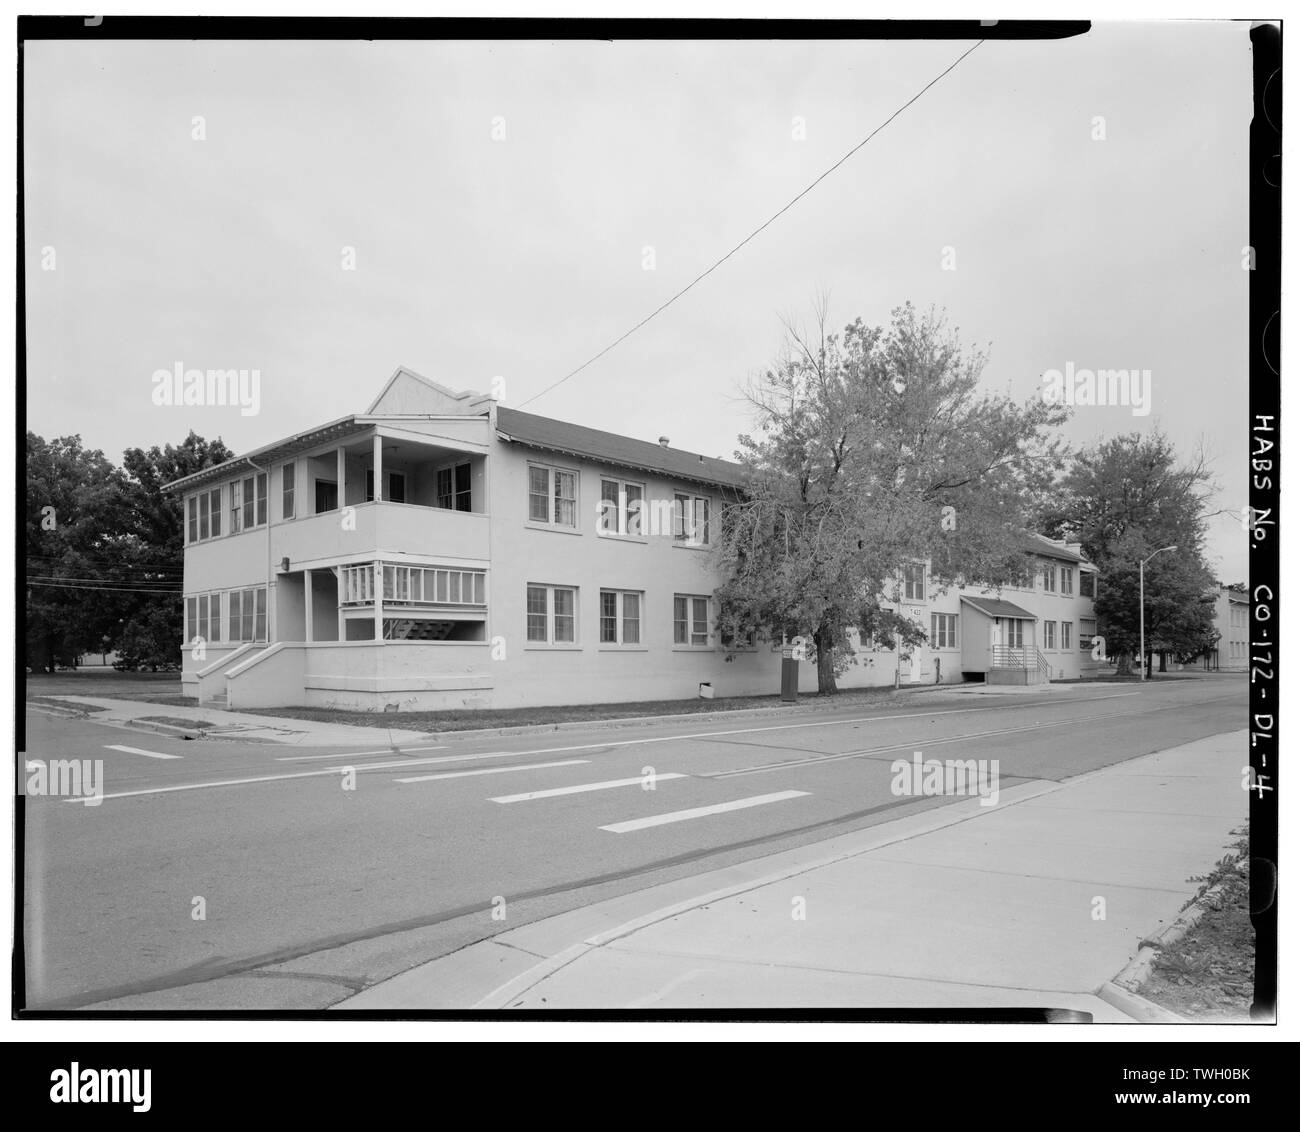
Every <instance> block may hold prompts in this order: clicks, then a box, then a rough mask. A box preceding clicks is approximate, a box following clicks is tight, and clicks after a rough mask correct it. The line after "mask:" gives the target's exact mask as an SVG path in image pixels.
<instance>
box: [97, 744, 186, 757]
mask: <svg viewBox="0 0 1300 1132" xmlns="http://www.w3.org/2000/svg"><path fill="white" fill-rule="evenodd" d="M104 750H106V751H125V752H126V753H127V754H128V755H144V757H145V758H147V759H179V758H182V757H183V756H182V755H164V754H161V753H160V752H158V751H142V750H141V749H140V748H139V747H123V746H122V745H121V744H120V743H105V744H104Z"/></svg>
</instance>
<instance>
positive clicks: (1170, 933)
mask: <svg viewBox="0 0 1300 1132" xmlns="http://www.w3.org/2000/svg"><path fill="white" fill-rule="evenodd" d="M1222 888H1223V885H1222V884H1221V883H1220V884H1215V885H1211V886H1210V887H1209V888H1207V889H1206V890H1205V891H1204V892H1202V893H1201V894H1200V895H1199V896H1197V897H1196V898H1195V899H1194V901H1193V902H1192V903H1191V904H1189V905H1188V906H1187V907H1186V908H1185V909H1184V910H1183V911H1182V913H1180V914H1179V916H1178V918H1177V919H1176V920H1174V922H1173V923H1172V924H1170V925H1168V926H1167V927H1166V928H1164V929H1162V930H1161V931H1159V932H1157V933H1156V934H1155V935H1152V936H1147V937H1146V938H1145V939H1144V940H1143V941H1142V944H1141V946H1140V947H1139V948H1138V951H1137V954H1136V955H1135V956H1133V958H1132V959H1130V960H1129V961H1128V963H1127V964H1125V966H1124V969H1123V970H1122V971H1120V972H1119V974H1117V975H1116V976H1115V977H1114V978H1113V979H1111V980H1110V981H1109V982H1107V983H1103V984H1102V986H1101V987H1100V988H1099V989H1098V991H1097V997H1098V998H1100V999H1101V1000H1102V1001H1103V1002H1106V1003H1109V1004H1110V1005H1111V1006H1113V1007H1115V1009H1116V1010H1122V1011H1124V1013H1125V1014H1131V1015H1132V1016H1133V1017H1134V1018H1136V1019H1137V1020H1138V1021H1139V1022H1166V1023H1176V1024H1190V1022H1191V1019H1190V1018H1184V1017H1183V1016H1182V1015H1181V1014H1175V1013H1174V1012H1173V1011H1172V1010H1170V1009H1168V1008H1167V1007H1164V1006H1160V1005H1158V1004H1156V1003H1154V1002H1152V1001H1151V1000H1150V999H1149V998H1145V997H1143V995H1142V994H1141V993H1140V991H1141V989H1142V986H1143V984H1144V983H1146V981H1147V979H1148V978H1149V977H1150V975H1151V965H1152V964H1153V963H1154V962H1155V960H1156V956H1158V955H1159V954H1160V952H1161V951H1163V950H1164V949H1165V948H1167V947H1169V946H1171V945H1172V944H1175V943H1177V942H1178V941H1179V940H1180V939H1182V938H1183V936H1185V935H1186V934H1187V933H1188V932H1189V931H1191V929H1192V928H1193V927H1195V925H1196V923H1197V921H1199V920H1200V918H1201V917H1202V916H1203V915H1205V911H1206V908H1205V901H1206V900H1207V899H1208V898H1209V897H1211V896H1215V895H1217V894H1218V893H1219V892H1220V891H1221V890H1222Z"/></svg>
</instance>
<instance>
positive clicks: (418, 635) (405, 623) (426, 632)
mask: <svg viewBox="0 0 1300 1132" xmlns="http://www.w3.org/2000/svg"><path fill="white" fill-rule="evenodd" d="M454 628H455V622H453V621H433V620H430V619H428V618H424V617H399V618H397V619H395V620H393V621H391V622H389V623H388V624H387V625H386V626H385V628H384V639H385V640H389V641H445V640H446V639H447V638H448V637H449V636H451V631H452V629H454Z"/></svg>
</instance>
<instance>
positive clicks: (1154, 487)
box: [1041, 432, 1217, 672]
mask: <svg viewBox="0 0 1300 1132" xmlns="http://www.w3.org/2000/svg"><path fill="white" fill-rule="evenodd" d="M1212 486H1213V485H1212V481H1211V477H1210V474H1209V471H1208V470H1207V468H1206V466H1205V462H1204V461H1203V460H1202V459H1200V458H1195V459H1193V460H1191V461H1190V462H1186V463H1184V462H1180V460H1179V458H1178V454H1177V452H1176V451H1175V450H1174V447H1173V445H1172V444H1171V443H1170V441H1169V440H1168V438H1166V437H1165V436H1164V435H1162V434H1161V433H1159V432H1154V433H1151V434H1149V435H1146V436H1144V435H1142V434H1141V433H1130V434H1128V435H1126V436H1118V437H1114V438H1112V439H1110V440H1106V441H1103V442H1101V443H1099V444H1097V445H1096V446H1094V447H1093V448H1091V449H1089V450H1087V451H1084V452H1082V453H1080V454H1078V456H1076V458H1075V459H1074V461H1073V463H1072V465H1071V467H1070V469H1069V471H1068V473H1067V474H1066V475H1065V476H1064V477H1063V479H1062V481H1061V485H1060V490H1059V492H1057V493H1056V494H1055V496H1054V498H1053V500H1052V502H1051V503H1050V504H1049V505H1048V506H1047V507H1045V508H1044V509H1043V511H1042V513H1041V529H1042V530H1043V531H1045V532H1046V533H1048V534H1052V535H1056V536H1058V537H1060V536H1063V535H1067V534H1068V535H1069V537H1071V538H1074V539H1077V540H1078V541H1079V542H1081V543H1082V544H1083V549H1084V551H1085V552H1086V553H1087V555H1088V557H1089V558H1091V559H1092V561H1093V562H1095V563H1096V564H1097V565H1098V567H1099V568H1100V570H1101V576H1100V578H1099V579H1098V583H1097V601H1096V606H1097V621H1098V626H1097V628H1098V632H1099V633H1100V634H1101V635H1102V636H1103V637H1105V638H1106V650H1107V653H1108V654H1109V655H1110V656H1112V657H1114V658H1115V659H1116V661H1117V664H1118V667H1119V671H1121V672H1127V671H1128V670H1129V666H1130V660H1131V658H1132V657H1133V656H1134V655H1135V654H1136V653H1137V651H1138V640H1139V621H1138V590H1139V586H1138V566H1139V563H1140V562H1142V560H1143V559H1146V558H1148V556H1150V555H1151V554H1152V553H1153V552H1154V551H1157V550H1159V549H1160V548H1161V547H1165V546H1175V547H1177V550H1174V551H1170V552H1167V553H1164V554H1157V555H1156V556H1155V557H1153V558H1151V559H1150V561H1148V562H1147V566H1146V570H1145V578H1146V647H1147V655H1148V663H1150V661H1149V658H1150V656H1151V655H1152V654H1153V653H1159V654H1166V653H1168V654H1172V655H1174V656H1177V657H1179V658H1180V659H1184V660H1186V659H1190V658H1192V657H1194V656H1197V655H1199V654H1200V653H1202V652H1204V651H1205V650H1206V649H1209V648H1213V647H1214V644H1215V641H1216V639H1217V631H1216V630H1215V629H1214V604H1213V602H1214V593H1215V587H1216V581H1215V578H1214V574H1213V571H1211V570H1210V568H1209V566H1208V565H1207V564H1206V562H1205V554H1204V545H1205V517H1204V516H1205V508H1206V500H1207V499H1208V497H1209V494H1210V492H1211V490H1212Z"/></svg>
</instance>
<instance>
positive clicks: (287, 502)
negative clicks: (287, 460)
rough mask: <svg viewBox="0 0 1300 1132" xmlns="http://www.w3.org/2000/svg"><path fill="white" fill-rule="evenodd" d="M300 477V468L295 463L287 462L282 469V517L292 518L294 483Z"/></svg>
mask: <svg viewBox="0 0 1300 1132" xmlns="http://www.w3.org/2000/svg"><path fill="white" fill-rule="evenodd" d="M297 478H298V469H297V467H296V466H295V465H293V464H285V466H284V467H283V468H281V469H280V518H282V519H292V518H293V508H294V483H295V481H296V480H297Z"/></svg>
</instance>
